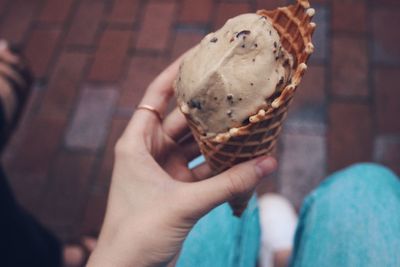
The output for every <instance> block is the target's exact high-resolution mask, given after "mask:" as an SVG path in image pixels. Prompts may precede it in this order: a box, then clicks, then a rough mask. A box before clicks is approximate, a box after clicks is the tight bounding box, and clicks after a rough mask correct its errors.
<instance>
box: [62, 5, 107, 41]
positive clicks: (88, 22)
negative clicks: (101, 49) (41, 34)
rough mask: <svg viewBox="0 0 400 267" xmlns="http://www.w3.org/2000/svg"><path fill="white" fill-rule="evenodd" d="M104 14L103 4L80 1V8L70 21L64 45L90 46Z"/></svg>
mask: <svg viewBox="0 0 400 267" xmlns="http://www.w3.org/2000/svg"><path fill="white" fill-rule="evenodd" d="M103 12H104V3H103V2H99V1H91V0H86V1H80V6H79V8H78V10H77V11H76V14H75V15H74V17H73V19H72V24H71V27H70V29H69V32H68V35H67V39H66V43H67V44H72V45H92V44H93V41H94V38H95V36H96V33H97V29H98V28H99V24H100V21H101V19H102V15H103Z"/></svg>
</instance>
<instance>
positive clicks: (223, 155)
mask: <svg viewBox="0 0 400 267" xmlns="http://www.w3.org/2000/svg"><path fill="white" fill-rule="evenodd" d="M314 13H315V10H314V9H312V8H310V3H309V2H308V0H297V2H296V3H295V4H293V5H290V6H286V7H279V8H277V9H275V10H270V11H268V10H259V11H257V14H258V15H260V16H265V17H268V18H269V20H270V21H271V23H272V25H273V26H274V28H275V29H276V30H277V32H278V34H279V36H280V40H281V43H282V46H283V47H284V48H285V49H286V51H288V52H289V53H290V54H291V55H292V56H293V59H294V65H293V69H294V71H293V75H292V78H291V80H290V83H288V84H287V85H286V86H285V87H284V89H283V90H282V92H281V93H280V94H279V95H277V96H275V99H271V104H270V105H269V106H268V107H267V108H265V109H261V110H259V112H258V113H257V114H254V115H252V116H250V117H249V119H248V124H247V125H244V126H241V127H238V128H232V129H230V130H229V131H227V132H225V133H220V134H218V135H217V136H214V137H207V135H205V133H204V132H202V129H201V128H200V126H199V125H198V124H196V122H195V121H193V120H192V119H191V118H190V116H188V115H186V119H187V121H188V124H189V127H190V128H191V130H192V133H193V135H194V138H195V139H196V141H197V143H198V145H199V147H200V150H201V152H202V154H203V155H204V157H205V159H206V161H207V163H208V164H209V165H210V167H211V168H212V169H213V171H214V174H218V173H220V172H222V171H225V170H226V169H228V168H230V167H232V166H233V165H236V164H238V163H241V162H244V161H247V160H250V159H253V158H256V157H259V156H263V155H269V154H272V153H274V151H275V148H276V143H277V139H278V137H279V133H280V132H281V128H282V123H283V121H284V119H285V117H286V114H287V112H288V107H289V105H290V103H291V101H292V99H293V96H294V94H295V92H296V89H297V87H298V85H299V84H300V82H301V79H302V77H303V75H304V73H305V71H306V70H307V65H306V63H307V61H308V58H309V57H310V55H311V54H312V52H313V50H314V46H313V44H312V42H311V37H312V35H313V33H314V30H315V27H316V25H315V23H313V22H311V19H312V17H313V16H314ZM230 204H231V206H232V208H233V210H234V213H235V214H236V215H240V214H241V212H242V211H243V210H244V209H245V208H246V205H247V201H245V200H243V199H237V200H233V201H231V202H230Z"/></svg>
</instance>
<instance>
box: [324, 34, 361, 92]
mask: <svg viewBox="0 0 400 267" xmlns="http://www.w3.org/2000/svg"><path fill="white" fill-rule="evenodd" d="M331 75H332V94H334V95H340V96H368V51H367V41H366V40H364V39H355V38H347V37H336V38H333V40H332V73H331Z"/></svg>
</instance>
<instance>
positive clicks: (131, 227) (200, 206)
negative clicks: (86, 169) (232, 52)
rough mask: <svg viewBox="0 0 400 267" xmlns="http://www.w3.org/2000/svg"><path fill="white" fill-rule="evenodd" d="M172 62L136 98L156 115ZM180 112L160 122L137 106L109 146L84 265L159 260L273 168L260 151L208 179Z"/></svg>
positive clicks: (168, 90) (164, 100)
mask: <svg viewBox="0 0 400 267" xmlns="http://www.w3.org/2000/svg"><path fill="white" fill-rule="evenodd" d="M179 64H180V60H177V61H176V62H174V63H173V64H172V65H171V66H170V67H168V68H167V69H166V70H165V71H164V72H162V73H161V74H160V75H159V76H158V77H157V78H156V79H155V80H154V81H153V82H152V84H151V85H150V86H149V88H148V89H147V91H146V94H145V96H144V98H143V100H142V104H147V105H150V106H152V107H155V108H156V109H157V110H158V111H159V112H160V113H161V114H163V113H164V112H165V110H166V109H167V105H168V102H169V100H170V98H171V96H172V95H173V89H172V83H173V80H174V79H175V77H176V75H177V71H178V67H179ZM188 133H189V130H188V127H187V124H186V121H185V118H184V116H183V115H182V114H181V113H180V111H178V110H177V109H176V110H174V111H173V112H172V113H171V114H169V115H168V116H167V117H166V118H165V119H164V121H163V122H161V121H160V120H159V119H158V117H157V116H156V114H155V113H152V112H151V111H148V110H142V109H139V110H137V111H136V112H135V114H134V115H133V117H132V119H131V121H130V122H129V124H128V126H127V128H126V130H125V132H124V134H123V136H122V137H121V138H120V140H119V141H118V143H117V145H116V147H115V154H116V160H115V164H114V170H113V177H112V182H111V188H110V195H109V200H108V207H107V212H106V216H105V220H104V224H103V227H102V230H101V234H100V237H99V241H98V244H97V247H96V249H95V251H94V253H93V254H92V256H91V258H90V260H89V264H88V265H89V266H103V265H104V266H165V265H166V264H168V262H170V261H171V260H172V259H173V258H174V256H176V254H177V253H178V252H179V251H180V248H181V246H182V243H183V241H184V239H185V238H186V236H187V234H188V233H189V231H190V229H191V228H192V227H193V225H194V224H195V223H196V222H197V221H198V220H199V219H200V218H201V217H202V216H203V215H205V214H206V213H207V212H209V211H210V210H211V209H213V208H214V207H216V206H218V205H219V204H221V203H223V202H225V201H229V200H231V199H233V198H234V197H240V196H242V195H245V194H247V193H248V192H250V191H252V190H254V188H255V187H256V185H257V184H258V183H259V181H260V180H261V179H262V178H263V177H265V176H266V175H267V174H269V173H271V172H272V171H273V170H274V169H275V167H276V161H275V160H274V159H273V158H270V157H262V158H258V159H255V160H251V161H248V162H245V163H242V164H239V165H237V166H235V167H233V168H231V169H230V170H228V171H226V172H224V173H222V174H219V175H217V176H215V177H211V178H209V179H206V180H203V179H205V178H208V177H209V176H210V174H211V170H210V168H209V167H208V165H207V164H206V163H204V164H203V165H200V166H198V167H197V168H195V169H194V170H189V169H188V168H187V163H188V161H190V160H191V159H193V158H195V157H196V156H197V155H199V151H198V148H197V145H196V144H195V142H194V140H193V138H189V139H188V138H186V141H181V140H182V138H183V139H185V138H184V137H185V136H187V134H188Z"/></svg>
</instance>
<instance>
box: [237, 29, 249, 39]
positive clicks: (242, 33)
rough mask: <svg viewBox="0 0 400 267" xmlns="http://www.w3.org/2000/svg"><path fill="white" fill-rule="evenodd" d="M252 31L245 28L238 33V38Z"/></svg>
mask: <svg viewBox="0 0 400 267" xmlns="http://www.w3.org/2000/svg"><path fill="white" fill-rule="evenodd" d="M250 33H251V31H249V30H243V31H241V32H239V33H238V34H236V38H239V37H240V36H241V35H249V34H250Z"/></svg>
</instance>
